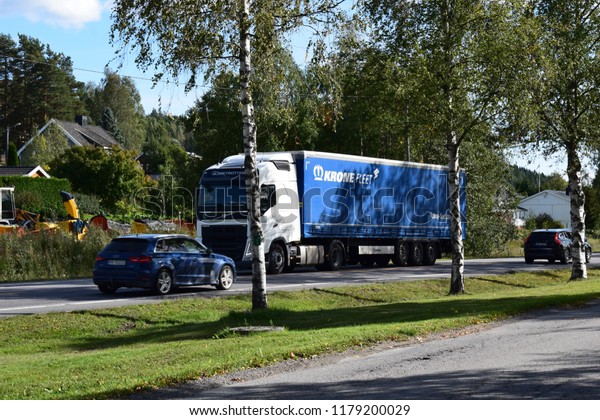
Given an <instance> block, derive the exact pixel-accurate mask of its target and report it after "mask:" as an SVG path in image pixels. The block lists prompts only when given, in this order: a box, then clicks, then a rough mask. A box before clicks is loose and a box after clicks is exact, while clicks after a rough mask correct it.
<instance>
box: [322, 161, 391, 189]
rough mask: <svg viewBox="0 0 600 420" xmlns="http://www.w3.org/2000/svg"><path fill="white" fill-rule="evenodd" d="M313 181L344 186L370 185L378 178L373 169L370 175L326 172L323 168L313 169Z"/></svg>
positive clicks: (376, 170)
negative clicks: (343, 184) (336, 183)
mask: <svg viewBox="0 0 600 420" xmlns="http://www.w3.org/2000/svg"><path fill="white" fill-rule="evenodd" d="M313 176H314V180H315V181H324V182H338V183H345V184H363V185H364V184H371V183H372V182H373V180H374V179H377V177H378V176H379V169H377V168H375V170H374V171H373V172H372V173H359V172H345V171H326V170H325V169H324V168H323V166H321V165H315V166H314V167H313Z"/></svg>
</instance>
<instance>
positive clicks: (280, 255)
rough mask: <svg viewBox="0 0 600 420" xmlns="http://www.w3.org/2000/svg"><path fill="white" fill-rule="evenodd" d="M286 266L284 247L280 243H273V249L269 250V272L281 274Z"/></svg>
mask: <svg viewBox="0 0 600 420" xmlns="http://www.w3.org/2000/svg"><path fill="white" fill-rule="evenodd" d="M284 268H285V253H284V252H283V247H282V246H281V245H279V244H273V245H271V251H270V252H269V266H268V268H267V273H269V274H281V272H282V271H283V269H284Z"/></svg>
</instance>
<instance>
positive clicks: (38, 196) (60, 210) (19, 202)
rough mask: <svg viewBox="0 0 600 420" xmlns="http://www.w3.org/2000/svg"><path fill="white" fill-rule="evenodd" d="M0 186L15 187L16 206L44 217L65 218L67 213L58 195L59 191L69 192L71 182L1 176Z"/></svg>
mask: <svg viewBox="0 0 600 420" xmlns="http://www.w3.org/2000/svg"><path fill="white" fill-rule="evenodd" d="M0 186H1V187H10V186H13V187H15V205H16V207H17V208H20V209H23V210H27V211H31V212H33V213H39V214H40V215H42V217H43V218H46V219H66V218H67V213H66V211H65V207H64V205H63V201H62V198H61V197H60V192H61V191H67V192H71V183H70V182H69V181H68V180H66V179H60V178H50V179H46V178H29V177H24V176H2V177H0Z"/></svg>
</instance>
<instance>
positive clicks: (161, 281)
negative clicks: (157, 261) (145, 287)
mask: <svg viewBox="0 0 600 420" xmlns="http://www.w3.org/2000/svg"><path fill="white" fill-rule="evenodd" d="M172 290H173V276H172V275H171V272H170V271H169V270H167V269H165V268H163V269H162V270H160V271H159V272H158V275H157V276H156V284H155V285H154V291H155V292H156V293H158V294H159V295H168V294H169V293H171V291H172Z"/></svg>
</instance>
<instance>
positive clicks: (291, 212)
mask: <svg viewBox="0 0 600 420" xmlns="http://www.w3.org/2000/svg"><path fill="white" fill-rule="evenodd" d="M243 165H244V156H243V155H236V156H230V157H228V158H226V159H224V160H223V161H222V162H221V163H219V164H216V165H213V166H211V167H210V168H208V169H207V170H206V171H205V172H204V174H203V175H202V178H201V180H200V186H199V189H198V197H197V216H198V221H197V232H198V236H199V238H200V239H201V240H202V242H204V244H205V245H206V246H208V247H209V248H211V249H213V250H214V251H215V252H218V253H221V254H225V255H228V256H230V257H231V258H233V259H234V260H236V262H238V263H243V262H250V261H251V250H250V249H251V248H250V243H249V240H248V237H249V235H248V223H247V215H248V213H247V200H246V187H245V182H244V168H243ZM257 168H258V172H259V184H260V188H261V215H262V216H261V224H262V227H263V232H264V240H265V250H266V252H267V254H266V261H267V271H268V273H270V274H278V273H281V272H282V271H290V270H292V269H293V268H294V267H295V266H298V265H315V266H316V267H317V268H318V269H325V270H338V269H339V268H340V267H341V266H342V265H344V264H359V263H360V264H362V265H364V266H372V265H374V264H377V265H378V266H385V265H388V264H389V263H390V261H391V262H392V263H393V264H395V265H398V266H402V265H407V264H410V265H429V264H434V263H435V261H436V259H437V258H438V257H439V256H440V254H441V252H443V251H446V250H450V237H451V231H450V213H449V209H448V207H449V205H448V203H449V201H448V186H447V175H448V170H447V168H446V167H445V166H440V165H428V164H420V163H412V162H401V161H393V160H387V159H377V158H369V157H363V156H351V155H342V154H333V153H324V152H313V151H295V152H273V153H259V154H257ZM465 183H466V177H465V174H464V172H461V174H460V194H461V197H460V203H461V223H462V225H463V226H462V227H463V235H464V232H465V231H466V230H465V213H466V212H465V209H466V200H465V190H466V188H465Z"/></svg>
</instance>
